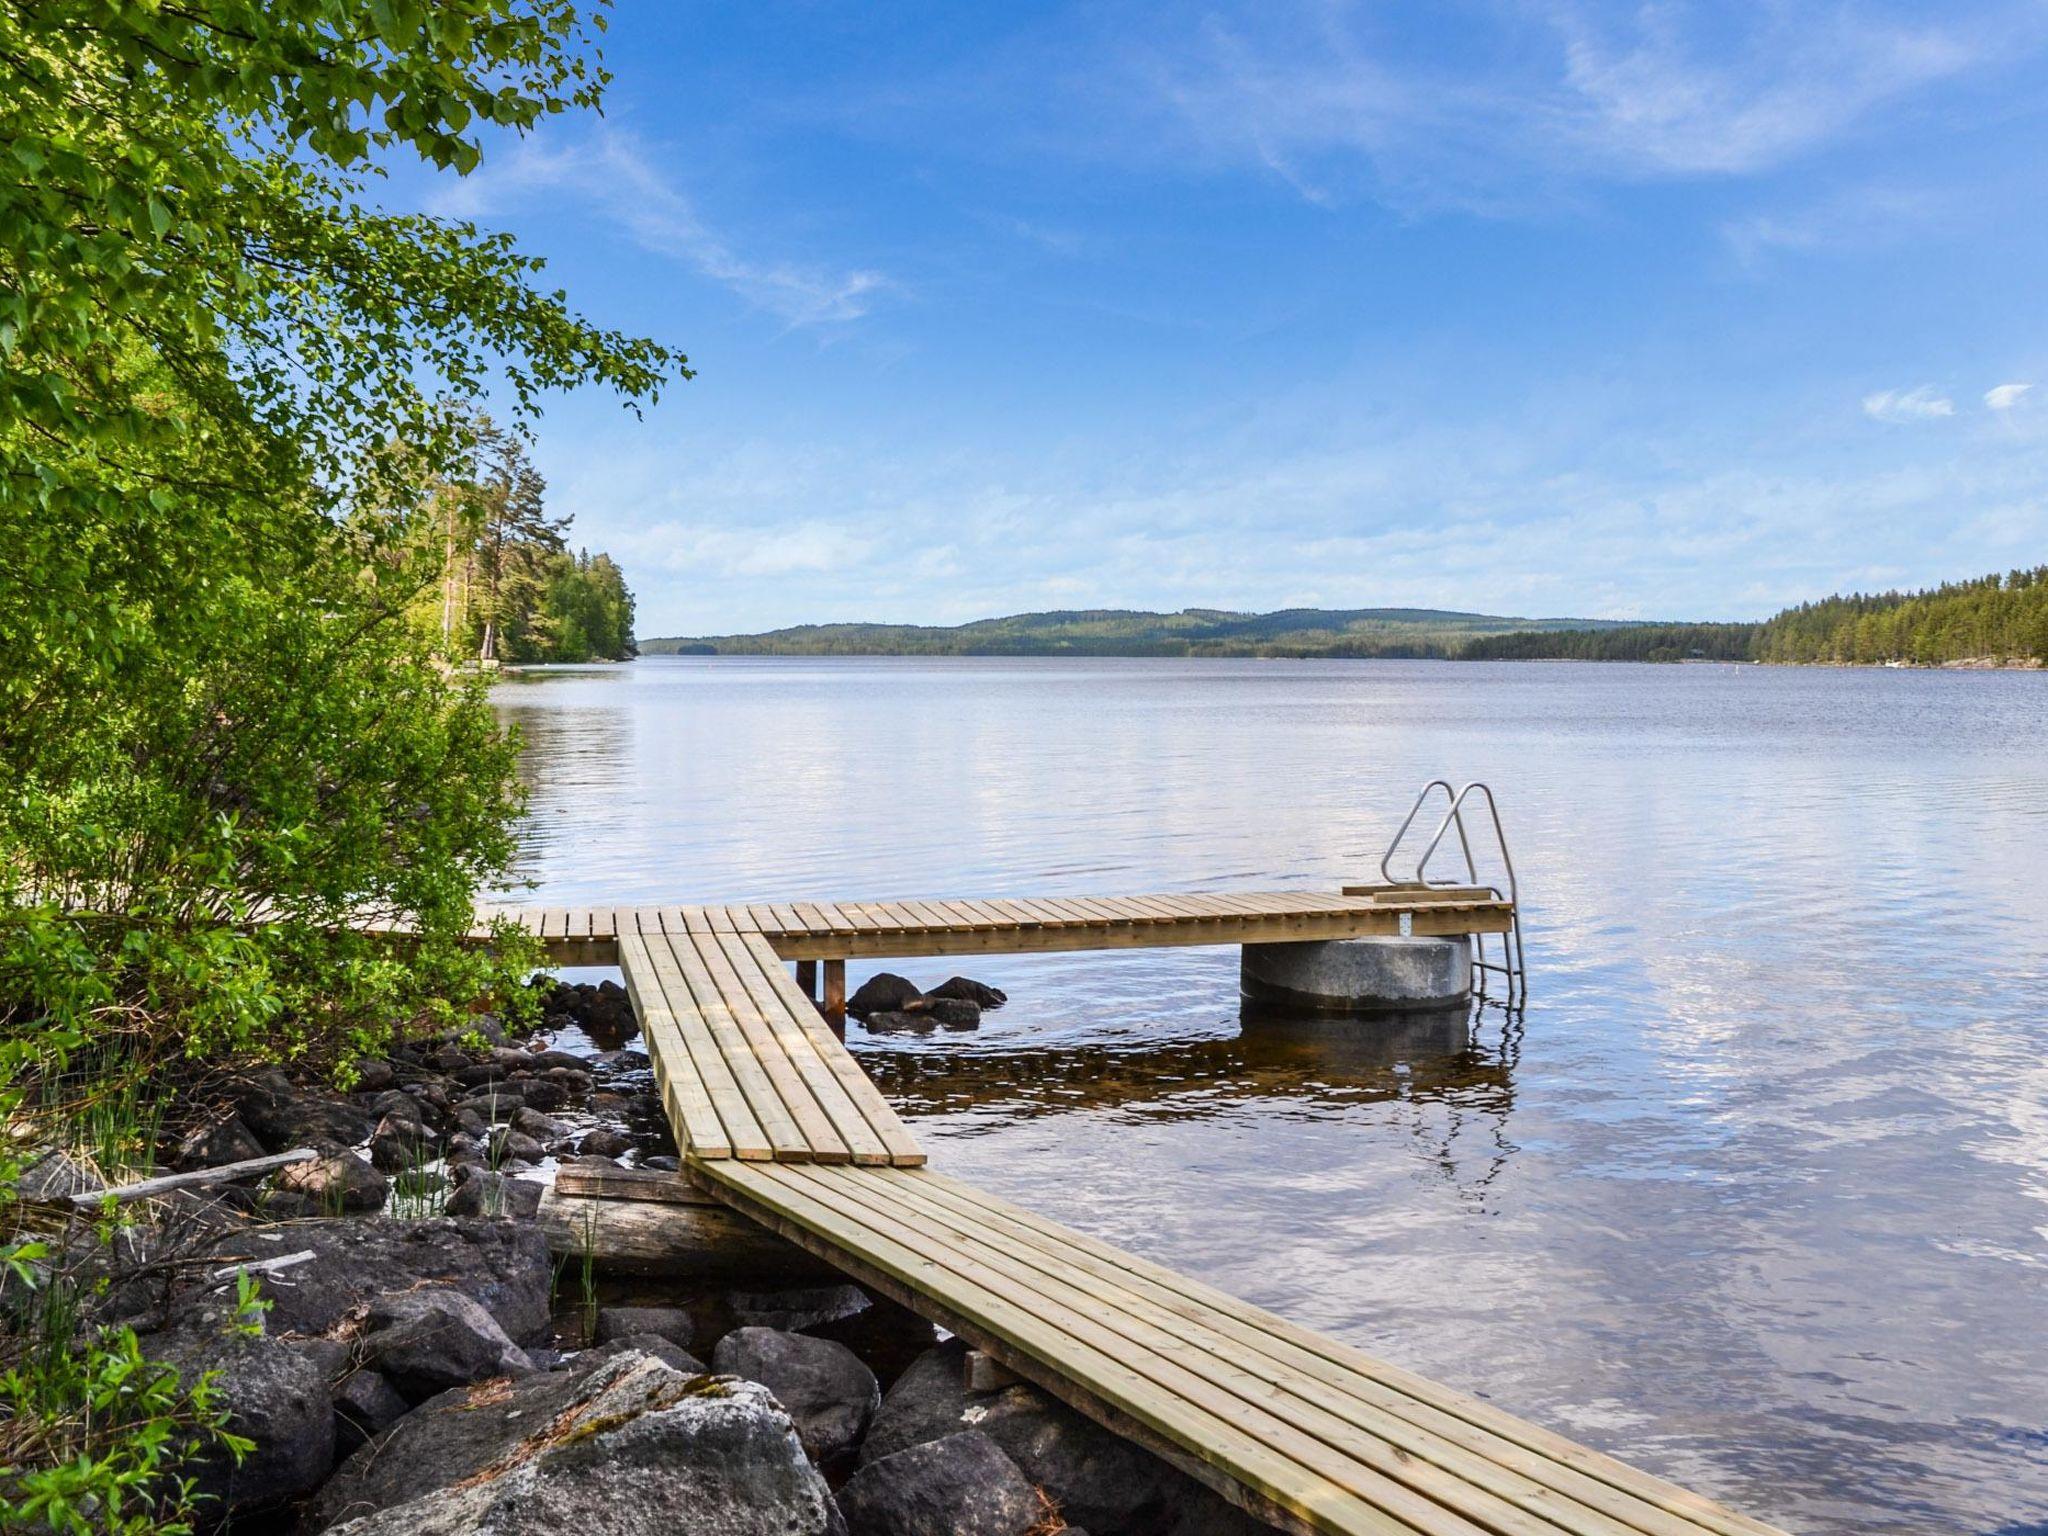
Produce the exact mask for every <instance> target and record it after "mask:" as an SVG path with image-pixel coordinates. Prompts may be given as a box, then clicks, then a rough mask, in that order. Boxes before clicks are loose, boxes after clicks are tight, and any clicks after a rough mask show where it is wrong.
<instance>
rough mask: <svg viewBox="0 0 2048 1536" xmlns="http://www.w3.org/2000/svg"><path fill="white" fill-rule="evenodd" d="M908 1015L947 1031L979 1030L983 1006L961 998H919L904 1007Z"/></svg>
mask: <svg viewBox="0 0 2048 1536" xmlns="http://www.w3.org/2000/svg"><path fill="white" fill-rule="evenodd" d="M903 1011H904V1012H905V1013H907V1014H914V1015H919V1016H922V1017H925V1018H929V1019H931V1020H932V1021H933V1022H935V1023H937V1024H938V1025H940V1026H941V1027H943V1028H945V1029H978V1028H980V1026H981V1005H980V1004H979V1003H971V1002H968V1001H967V1000H966V999H965V998H959V997H919V998H913V999H912V1000H911V1001H910V1002H907V1003H905V1004H904V1005H903Z"/></svg>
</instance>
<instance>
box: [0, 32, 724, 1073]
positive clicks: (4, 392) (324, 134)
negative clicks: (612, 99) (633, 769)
mask: <svg viewBox="0 0 2048 1536" xmlns="http://www.w3.org/2000/svg"><path fill="white" fill-rule="evenodd" d="M596 20H601V15H600V16H599V17H598V18H596V19H595V20H594V19H593V18H591V17H588V16H586V15H585V14H584V13H583V12H581V11H579V10H578V8H577V7H575V6H573V5H570V4H566V3H562V0H444V3H437V4H434V5H431V6H428V5H422V4H416V3H414V4H408V3H404V0H376V3H373V4H355V3H342V0H282V3H279V0H264V3H255V0H249V3H242V0H187V3H182V4H179V5H176V6H169V5H155V4H135V3H128V0H50V3H34V0H9V3H5V4H0V144H4V145H5V146H6V147H5V149H4V150H0V165H4V173H0V778H4V783H0V1018H5V1019H7V1020H9V1021H11V1023H12V1026H13V1027H17V1028H21V1027H33V1028H34V1029H36V1030H38V1031H40V1035H39V1038H42V1039H44V1040H46V1041H48V1042H49V1043H50V1044H51V1046H52V1047H55V1048H61V1047H62V1046H64V1045H65V1044H66V1043H69V1042H75V1041H76V1040H77V1039H80V1038H83V1037H85V1036H87V1035H90V1034H92V1033H93V1032H95V1031H103V1030H105V1029H108V1028H111V1027H114V1026H113V1023H112V1021H116V1020H118V1021H120V1024H119V1028H120V1029H121V1030H123V1031H138V1030H139V1031H141V1032H143V1033H147V1032H148V1031H149V1029H150V1027H151V1025H150V1021H156V1023H157V1024H158V1025H160V1026H161V1032H162V1033H163V1034H165V1035H168V1036H170V1037H173V1038H175V1039H176V1040H177V1041H178V1042H179V1043H180V1044H181V1045H183V1046H184V1047H185V1048H188V1049H190V1050H194V1051H202V1050H209V1049H213V1048H215V1047H217V1046H220V1045H223V1044H231V1045H236V1046H243V1047H250V1046H257V1045H262V1046H266V1047H270V1048H273V1049H275V1048H278V1047H294V1048H307V1049H312V1048H315V1047H317V1046H319V1045H322V1044H326V1045H329V1046H331V1045H333V1043H334V1042H335V1040H336V1038H337V1031H348V1030H353V1031H357V1032H363V1031H371V1032H373V1031H374V1030H375V1029H376V1028H378V1027H381V1026H382V1025H383V1024H386V1023H388V1022H390V1021H391V1020H392V1019H394V1018H397V1017H402V1016H405V1015H407V1014H408V1013H410V1012H414V1011H417V1010H418V1009H420V1008H424V1007H428V1006H430V1005H432V1004H434V1003H435V1002H436V1000H439V999H453V1000H454V1002H455V1003H456V1004H457V1005H459V1004H460V1001H461V1000H462V998H463V997H464V996H466V995H467V994H468V992H469V991H472V990H473V989H474V988H475V986H476V985H477V984H479V982H480V981H481V980H482V979H483V978H482V976H481V975H480V974H479V972H478V970H477V967H476V965H475V963H474V957H473V956H470V955H469V954H468V953H467V952H466V951H464V950H463V949H462V948H461V947H460V945H459V943H458V942H457V941H458V940H459V938H460V936H461V935H462V933H463V931H464V930H465V929H466V927H467V925H468V922H469V907H470V899H471V896H472V893H473V892H474V890H475V889H476V888H477V886H478V885H479V884H480V883H482V882H484V881H487V880H490V879H493V878H496V877H498V876H499V875H501V874H502V872H503V871H504V870H505V868H506V867H507V865H508V862H509V860H510V858H511V855H512V851H513V834H512V817H513V815H514V813H515V811H516V804H517V802H516V789H515V780H514V776H513V772H512V768H513V749H512V746H511V744H510V743H509V742H507V741H506V740H505V739H504V737H503V736H502V735H501V734H500V733H499V732H498V731H497V730H496V728H495V727H494V725H493V723H492V721H491V718H490V716H489V713H488V711H487V708H486V706H485V703H484V701H483V699H482V697H481V695H480V694H479V693H477V692H476V691H475V690H474V689H470V690H462V689H451V688H450V687H449V686H447V684H446V683H445V682H444V680H443V678H442V676H441V672H440V670H439V669H437V668H436V667H435V666H434V665H433V662H432V658H431V657H430V656H429V654H428V653H427V649H426V648H425V647H424V646H422V645H421V644H420V643H419V642H418V638H417V636H416V635H415V634H414V632H413V631H412V629H411V627H410V626H409V625H408V624H406V623H405V622H404V618H405V614H406V612H407V610H408V608H409V607H411V606H412V605H413V604H414V603H415V602H416V601H417V598H418V595H419V590H420V586H421V584H422V583H423V582H427V581H430V580H432V579H433V578H434V576H435V575H436V574H438V573H437V572H430V571H428V570H426V569H424V568H423V567H422V565H421V563H420V562H419V561H417V560H415V559H414V558H412V555H411V553H410V550H411V542H410V540H409V531H410V530H411V529H412V527H413V524H414V521H415V519H416V518H417V517H418V516H419V515H420V511H421V508H422V507H423V506H430V505H431V501H430V494H431V491H432V488H433V487H434V486H435V485H437V484H441V483H445V482H446V481H447V480H448V479H449V478H450V476H451V472H452V471H456V470H459V469H460V468H461V467H462V465H463V462H464V460H465V459H466V458H468V457H469V456H470V455H472V454H473V453H474V451H475V450H476V447H477V429H476V426H475V423H474V421H473V419H472V418H471V417H470V416H468V415H467V414H466V413H463V412H459V411H453V410H449V409H447V408H444V407H443V406H442V405H441V404H440V403H439V402H440V401H442V400H444V399H452V398H472V397H477V396H481V395H483V394H485V393H487V392H489V391H490V390H491V389H492V388H493V387H495V390H496V393H497V395H498V397H499V398H501V399H503V400H504V401H506V402H507V405H508V408H509V410H510V412H511V419H512V421H513V423H514V431H518V430H521V429H523V427H524V424H525V422H527V421H528V420H530V418H531V416H532V413H533V411H534V410H535V409H536V407H537V403H538V401H539V398H540V396H541V395H542V393H543V392H545V391H546V390H549V389H552V388H557V387H563V386H568V385H574V384H579V383H584V382H591V381H595V382H599V383H603V384H608V385H610V386H613V387H615V388H617V389H619V390H620V391H622V392H623V393H625V394H626V395H627V396H628V397H629V398H635V399H648V398H652V397H653V396H654V395H655V393H656V392H657V390H658V389H659V387H660V385H661V384H662V383H663V381H664V380H666V379H672V378H675V377H678V376H683V375H685V374H686V373H687V369H686V368H685V367H684V364H683V360H682V358H681V357H680V356H679V355H677V354H675V353H673V352H671V351H669V350H668V349H666V348H664V347H662V346H660V345H658V344H656V343H653V342H649V341H644V340H638V339H634V338H631V337H626V336H622V335H619V334H616V333H613V332H610V331H606V330H603V329H601V328H598V327H595V326H593V325H591V324H589V323H588V322H586V321H584V320H582V319H581V318H579V317H578V316H577V315H576V314H574V313H573V312H572V311H571V310H570V309H569V308H568V307H567V305H566V301H565V300H564V298H563V296H562V295H561V294H559V293H556V292H551V291H548V290H545V289H543V288H542V287H540V286H539V285H538V283H537V281H536V278H537V275H538V272H539V263H538V262H537V261H535V260H534V259H532V258H530V257H526V256H523V255H521V254H520V253H518V252H517V251H516V250H515V249H514V248H513V247H512V246H511V244H510V243H509V242H508V241H507V240H506V239H504V238H503V237H500V236H496V235H489V234H484V233H480V232H479V231H477V230H476V229H475V228H474V227H473V226H471V225H469V224H467V223H463V222H460V221H447V220H440V219H435V218H430V217H426V216H423V215H417V214H393V213H389V212H384V211H381V210H378V209H376V208H375V207H373V206H371V205H369V203H368V202H367V201H366V199H365V189H366V187H368V186H369V185H370V184H371V182H372V181H373V180H374V178H375V176H376V175H377V174H378V172H379V171H380V169H381V168H382V167H383V166H384V165H386V164H388V163H389V162H391V161H392V160H394V159H396V158H399V157H405V156H410V157H414V158H416V159H418V160H423V161H425V162H426V163H427V164H429V165H431V166H434V167H439V168H443V169H452V170H455V171H458V172H461V171H467V170H469V169H471V168H472V167H474V166H475V165H476V163H477V162H478V159H479V157H480V155H481V153H482V149H483V144H484V136H485V135H486V134H497V133H501V132H507V131H510V132H519V131H523V130H525V129H527V128H529V127H531V126H532V125H533V124H535V123H536V122H538V121H539V120H540V119H541V118H543V117H544V116H546V115H548V114H550V113H555V112H560V111H563V110H567V109H572V108H579V107H589V106H591V105H593V104H594V103H595V102H596V100H597V96H598V92H599V89H600V87H601V85H602V83H603V75H602V72H601V70H600V69H599V68H598V67H597V65H596V63H595V62H594V59H593V57H592V55H591V53H590V49H589V44H590V42H591V40H592V39H591V29H592V27H593V25H594V24H595V21H596ZM393 445H403V447H402V449H401V448H398V447H394V446H393ZM366 912H374V913H383V914H387V915H389V916H391V917H393V918H395V919H400V920H403V921H404V922H406V923H408V924H410V925H412V926H414V927H415V928H416V929H417V930H418V934H419V942H418V943H417V944H416V945H414V946H412V947H410V948H409V949H407V950H405V951H403V952H398V951H394V950H392V949H390V948H389V947H387V946H382V945H379V944H376V943H374V942H371V941H365V940H361V939H358V938H355V937H353V936H351V935H349V934H347V933H346V932H342V931H338V930H339V929H340V925H342V924H343V923H344V922H345V921H347V920H348V919H351V918H353V917H358V916H360V915H362V914H364V913H366ZM257 919H262V922H261V923H258V922H257V921H256V920H257Z"/></svg>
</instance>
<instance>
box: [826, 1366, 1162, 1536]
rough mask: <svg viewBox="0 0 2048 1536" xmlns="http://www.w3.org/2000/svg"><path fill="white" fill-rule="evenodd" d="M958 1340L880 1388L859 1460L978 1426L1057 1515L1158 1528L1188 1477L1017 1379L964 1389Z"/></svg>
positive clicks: (1118, 1527)
mask: <svg viewBox="0 0 2048 1536" xmlns="http://www.w3.org/2000/svg"><path fill="white" fill-rule="evenodd" d="M966 1352H967V1347H966V1345H965V1344H963V1343H962V1342H961V1341H960V1340H958V1339H951V1340H948V1341H947V1342H946V1343H944V1344H941V1345H939V1346H938V1347H937V1348H936V1349H932V1350H930V1351H928V1352H926V1353H925V1354H924V1355H923V1356H921V1357H920V1358H919V1359H918V1360H916V1361H915V1362H914V1363H913V1364H912V1365H911V1367H910V1369H909V1370H907V1371H905V1372H904V1373H903V1375H902V1376H901V1377H900V1378H899V1379H898V1380H897V1382H896V1384H895V1385H894V1386H893V1387H891V1388H890V1389H889V1395H888V1396H887V1397H885V1398H884V1399H883V1400H882V1406H881V1408H880V1409H879V1410H878V1411H877V1412H876V1414H875V1418H874V1423H873V1425H872V1426H871V1427H870V1429H869V1430H868V1435H867V1439H866V1440H865V1442H864V1443H863V1444H862V1446H861V1451H860V1462H861V1465H862V1466H863V1467H865V1466H867V1465H868V1464H869V1463H871V1462H876V1461H880V1460H882V1459H883V1458H884V1457H887V1456H891V1455H894V1454H895V1453H896V1452H898V1451H902V1450H906V1449H908V1448H909V1447H911V1446H913V1445H922V1444H925V1443H926V1442H928V1441H932V1440H937V1439H941V1438H943V1437H945V1436H947V1435H951V1434H956V1433H958V1432H959V1431H960V1430H963V1429H969V1428H972V1429H978V1430H980V1431H981V1432H982V1433H983V1434H985V1435H987V1436H988V1437H989V1438H990V1439H991V1440H993V1441H995V1442H996V1444H997V1445H999V1446H1001V1447H1002V1450H1003V1453H1004V1454H1005V1455H1006V1456H1008V1457H1009V1458H1010V1460H1012V1461H1013V1462H1015V1463H1016V1464H1017V1467H1018V1469H1019V1470H1020V1471H1022V1472H1023V1474H1024V1475H1025V1477H1027V1478H1028V1479H1030V1480H1031V1481H1032V1482H1033V1483H1035V1484H1036V1485H1037V1486H1038V1487H1040V1488H1042V1489H1044V1490H1045V1492H1046V1493H1047V1494H1048V1495H1050V1496H1051V1498H1052V1499H1053V1501H1054V1502H1055V1503H1056V1504H1057V1505H1058V1506H1059V1509H1060V1513H1061V1514H1062V1515H1064V1516H1065V1517H1066V1518H1067V1519H1068V1520H1070V1521H1072V1522H1073V1523H1074V1524H1076V1525H1083V1526H1086V1527H1087V1528H1088V1529H1090V1530H1092V1531H1104V1532H1112V1531H1145V1532H1153V1531H1160V1530H1164V1529H1166V1528H1167V1526H1168V1524H1169V1521H1170V1520H1171V1518H1172V1517H1173V1516H1174V1514H1175V1513H1176V1512H1177V1510H1178V1508H1179V1506H1180V1505H1181V1503H1182V1502H1183V1489H1182V1484H1183V1483H1185V1482H1186V1481H1187V1480H1186V1479H1185V1478H1183V1477H1182V1476H1181V1474H1180V1473H1178V1472H1176V1471H1175V1470H1174V1469H1173V1468H1172V1467H1169V1466H1168V1465H1167V1464H1166V1463H1165V1462H1163V1461H1161V1460H1159V1458H1158V1457H1156V1456H1153V1455H1151V1454H1149V1453H1148V1452H1146V1451H1144V1450H1142V1449H1140V1448H1139V1447H1138V1446H1135V1445H1133V1444H1131V1443H1130V1442H1129V1441H1128V1440H1125V1439H1123V1438H1122V1437H1121V1436H1118V1435H1114V1434H1112V1433H1110V1431H1108V1430H1106V1429H1104V1428H1102V1426H1101V1425H1099V1424H1097V1423H1095V1422H1094V1421H1093V1420H1091V1419H1086V1418H1083V1417H1082V1416H1081V1415H1080V1414H1078V1413H1076V1412H1074V1410H1073V1409H1071V1408H1069V1407H1067V1406H1066V1405H1065V1404H1064V1403H1059V1402H1056V1401H1054V1400H1053V1399H1052V1398H1050V1397H1047V1396H1046V1395H1045V1394H1044V1393H1043V1392H1040V1391H1039V1390H1038V1389H1037V1388H1036V1387H1033V1386H1030V1385H1028V1384H1025V1383H1021V1382H1020V1383H1018V1384H1016V1385H1014V1386H1008V1387H1004V1388H1002V1389H1001V1390H999V1391H995V1392H970V1391H968V1390H967V1386H966V1381H965V1370H964V1362H965V1356H966Z"/></svg>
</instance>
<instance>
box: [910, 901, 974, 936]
mask: <svg viewBox="0 0 2048 1536" xmlns="http://www.w3.org/2000/svg"><path fill="white" fill-rule="evenodd" d="M902 907H903V910H904V911H906V912H908V913H909V914H910V915H911V916H912V917H914V918H916V919H917V922H918V926H919V927H920V928H923V929H925V930H926V931H928V932H931V933H943V932H945V931H946V930H947V929H948V928H959V927H962V926H965V927H967V928H968V929H970V930H971V929H972V928H973V927H974V925H973V924H972V923H967V924H965V925H963V924H962V923H961V921H960V919H958V918H957V917H955V916H953V915H952V913H950V912H949V911H947V910H946V905H945V903H944V902H938V901H906V902H903V903H902Z"/></svg>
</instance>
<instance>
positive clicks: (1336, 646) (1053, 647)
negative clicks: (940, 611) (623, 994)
mask: <svg viewBox="0 0 2048 1536" xmlns="http://www.w3.org/2000/svg"><path fill="white" fill-rule="evenodd" d="M1617 623H1618V621H1614V620H1605V619H1508V618H1500V617H1496V616H1494V615H1491V614H1484V613H1457V612H1451V611H1447V610H1443V609H1435V608H1348V609H1328V608H1285V609H1281V610H1280V611H1279V612H1277V613H1231V612H1227V611H1225V610H1222V609H1216V608H1187V609H1183V610H1182V611H1181V612H1179V613H1145V612H1138V611H1133V610H1129V609H1121V608H1082V609H1065V610H1058V611H1055V612H1050V613H1019V614H1013V615H1011V616H1010V617H1008V618H1001V619H981V620H978V621H976V622H975V623H972V624H959V625H950V626H937V625H920V624H802V625H798V626H796V627H795V628H792V629H778V630H771V631H769V632H767V633H764V634H757V635H710V636H705V637H702V638H697V639H679V638H670V639H658V640H644V641H642V642H641V644H640V649H641V651H642V652H643V653H645V654H646V655H649V656H658V655H677V654H681V655H692V656H718V655H724V656H1291V657H1309V656H1344V657H1362V656H1386V657H1429V658H1448V657H1452V656H1457V655H1460V654H1462V653H1463V648H1464V647H1465V645H1466V644H1467V643H1468V642H1469V641H1471V640H1472V639H1473V638H1474V637H1477V636H1485V635H1500V634H1511V633H1515V632H1517V631H1523V630H1540V629H1570V630H1574V631H1577V630H1585V631H1589V632H1595V633H1597V632H1599V631H1602V630H1605V629H1612V628H1615V627H1617Z"/></svg>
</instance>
